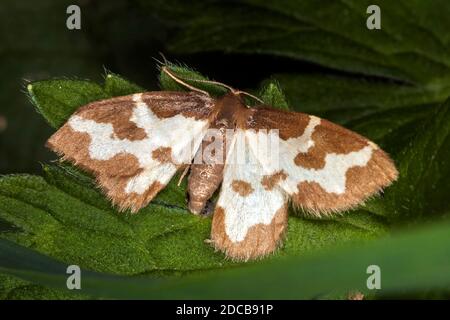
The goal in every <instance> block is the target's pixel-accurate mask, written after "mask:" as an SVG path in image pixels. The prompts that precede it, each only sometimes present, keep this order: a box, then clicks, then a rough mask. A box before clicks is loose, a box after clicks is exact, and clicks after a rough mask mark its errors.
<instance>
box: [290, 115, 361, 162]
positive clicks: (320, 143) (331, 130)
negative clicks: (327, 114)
mask: <svg viewBox="0 0 450 320" xmlns="http://www.w3.org/2000/svg"><path fill="white" fill-rule="evenodd" d="M311 139H312V140H313V141H314V146H313V147H311V148H310V149H309V150H308V152H305V153H304V152H300V153H298V154H297V156H296V157H295V159H294V162H295V164H296V165H297V166H302V167H304V168H307V169H321V168H323V167H324V166H325V157H326V155H327V154H329V153H336V154H348V153H350V152H353V151H359V150H361V149H362V148H364V147H365V146H367V145H368V142H369V141H368V140H367V139H365V138H363V137H362V136H360V135H359V134H357V133H355V132H353V131H350V130H347V129H345V128H343V127H341V126H339V125H336V124H334V123H332V122H329V121H327V120H323V119H322V120H321V121H320V125H318V126H316V127H315V128H314V132H313V134H312V136H311Z"/></svg>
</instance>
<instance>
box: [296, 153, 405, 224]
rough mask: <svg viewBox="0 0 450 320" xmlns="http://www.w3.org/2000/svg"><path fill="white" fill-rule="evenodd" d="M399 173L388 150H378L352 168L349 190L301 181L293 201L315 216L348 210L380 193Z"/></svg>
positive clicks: (347, 178) (347, 175)
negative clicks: (339, 191)
mask: <svg viewBox="0 0 450 320" xmlns="http://www.w3.org/2000/svg"><path fill="white" fill-rule="evenodd" d="M397 176H398V172H397V169H396V168H395V166H394V163H393V162H392V160H391V159H390V158H389V156H388V155H387V154H386V153H385V152H384V151H382V150H381V149H377V150H374V151H373V155H372V158H371V159H370V160H369V162H368V163H367V165H366V166H364V167H360V166H356V167H352V168H350V169H348V171H347V173H346V185H345V187H346V190H345V193H343V194H336V193H328V192H326V191H325V190H324V189H323V188H322V187H321V186H320V185H319V184H318V183H316V182H301V183H300V184H299V185H298V190H299V192H298V193H296V194H293V195H292V201H293V203H294V204H296V205H298V206H300V207H302V208H305V209H307V210H309V211H311V212H312V213H313V214H315V215H320V214H321V213H325V214H329V213H332V212H337V211H342V210H347V209H351V208H353V207H355V206H357V205H358V204H359V203H361V202H363V201H364V200H366V199H367V198H368V197H369V196H371V195H373V194H376V193H378V192H380V191H381V190H382V189H383V188H384V187H387V186H388V185H390V184H391V183H392V181H394V180H396V179H397Z"/></svg>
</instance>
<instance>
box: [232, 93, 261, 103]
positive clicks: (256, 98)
mask: <svg viewBox="0 0 450 320" xmlns="http://www.w3.org/2000/svg"><path fill="white" fill-rule="evenodd" d="M233 93H234V94H240V93H242V94H245V95H246V96H249V97H250V98H253V99H255V100H256V101H258V102H261V103H262V104H264V101H262V100H261V99H260V98H258V97H257V96H254V95H252V94H251V93H248V92H245V91H240V90H239V91H234V92H233Z"/></svg>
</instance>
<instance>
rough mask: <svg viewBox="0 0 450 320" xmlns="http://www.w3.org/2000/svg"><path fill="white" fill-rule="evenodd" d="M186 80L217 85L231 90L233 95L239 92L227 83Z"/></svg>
mask: <svg viewBox="0 0 450 320" xmlns="http://www.w3.org/2000/svg"><path fill="white" fill-rule="evenodd" d="M186 80H189V81H195V82H200V83H208V84H215V85H218V86H221V87H224V88H227V89H228V90H230V91H231V92H233V93H235V92H237V90H236V89H234V88H233V87H230V86H229V85H227V84H225V83H222V82H218V81H214V80H203V79H192V78H190V79H186Z"/></svg>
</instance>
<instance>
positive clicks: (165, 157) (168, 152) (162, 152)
mask: <svg viewBox="0 0 450 320" xmlns="http://www.w3.org/2000/svg"><path fill="white" fill-rule="evenodd" d="M152 158H153V159H155V160H158V161H159V162H160V163H167V162H172V163H173V160H172V148H170V147H159V148H157V149H155V150H153V151H152Z"/></svg>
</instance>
